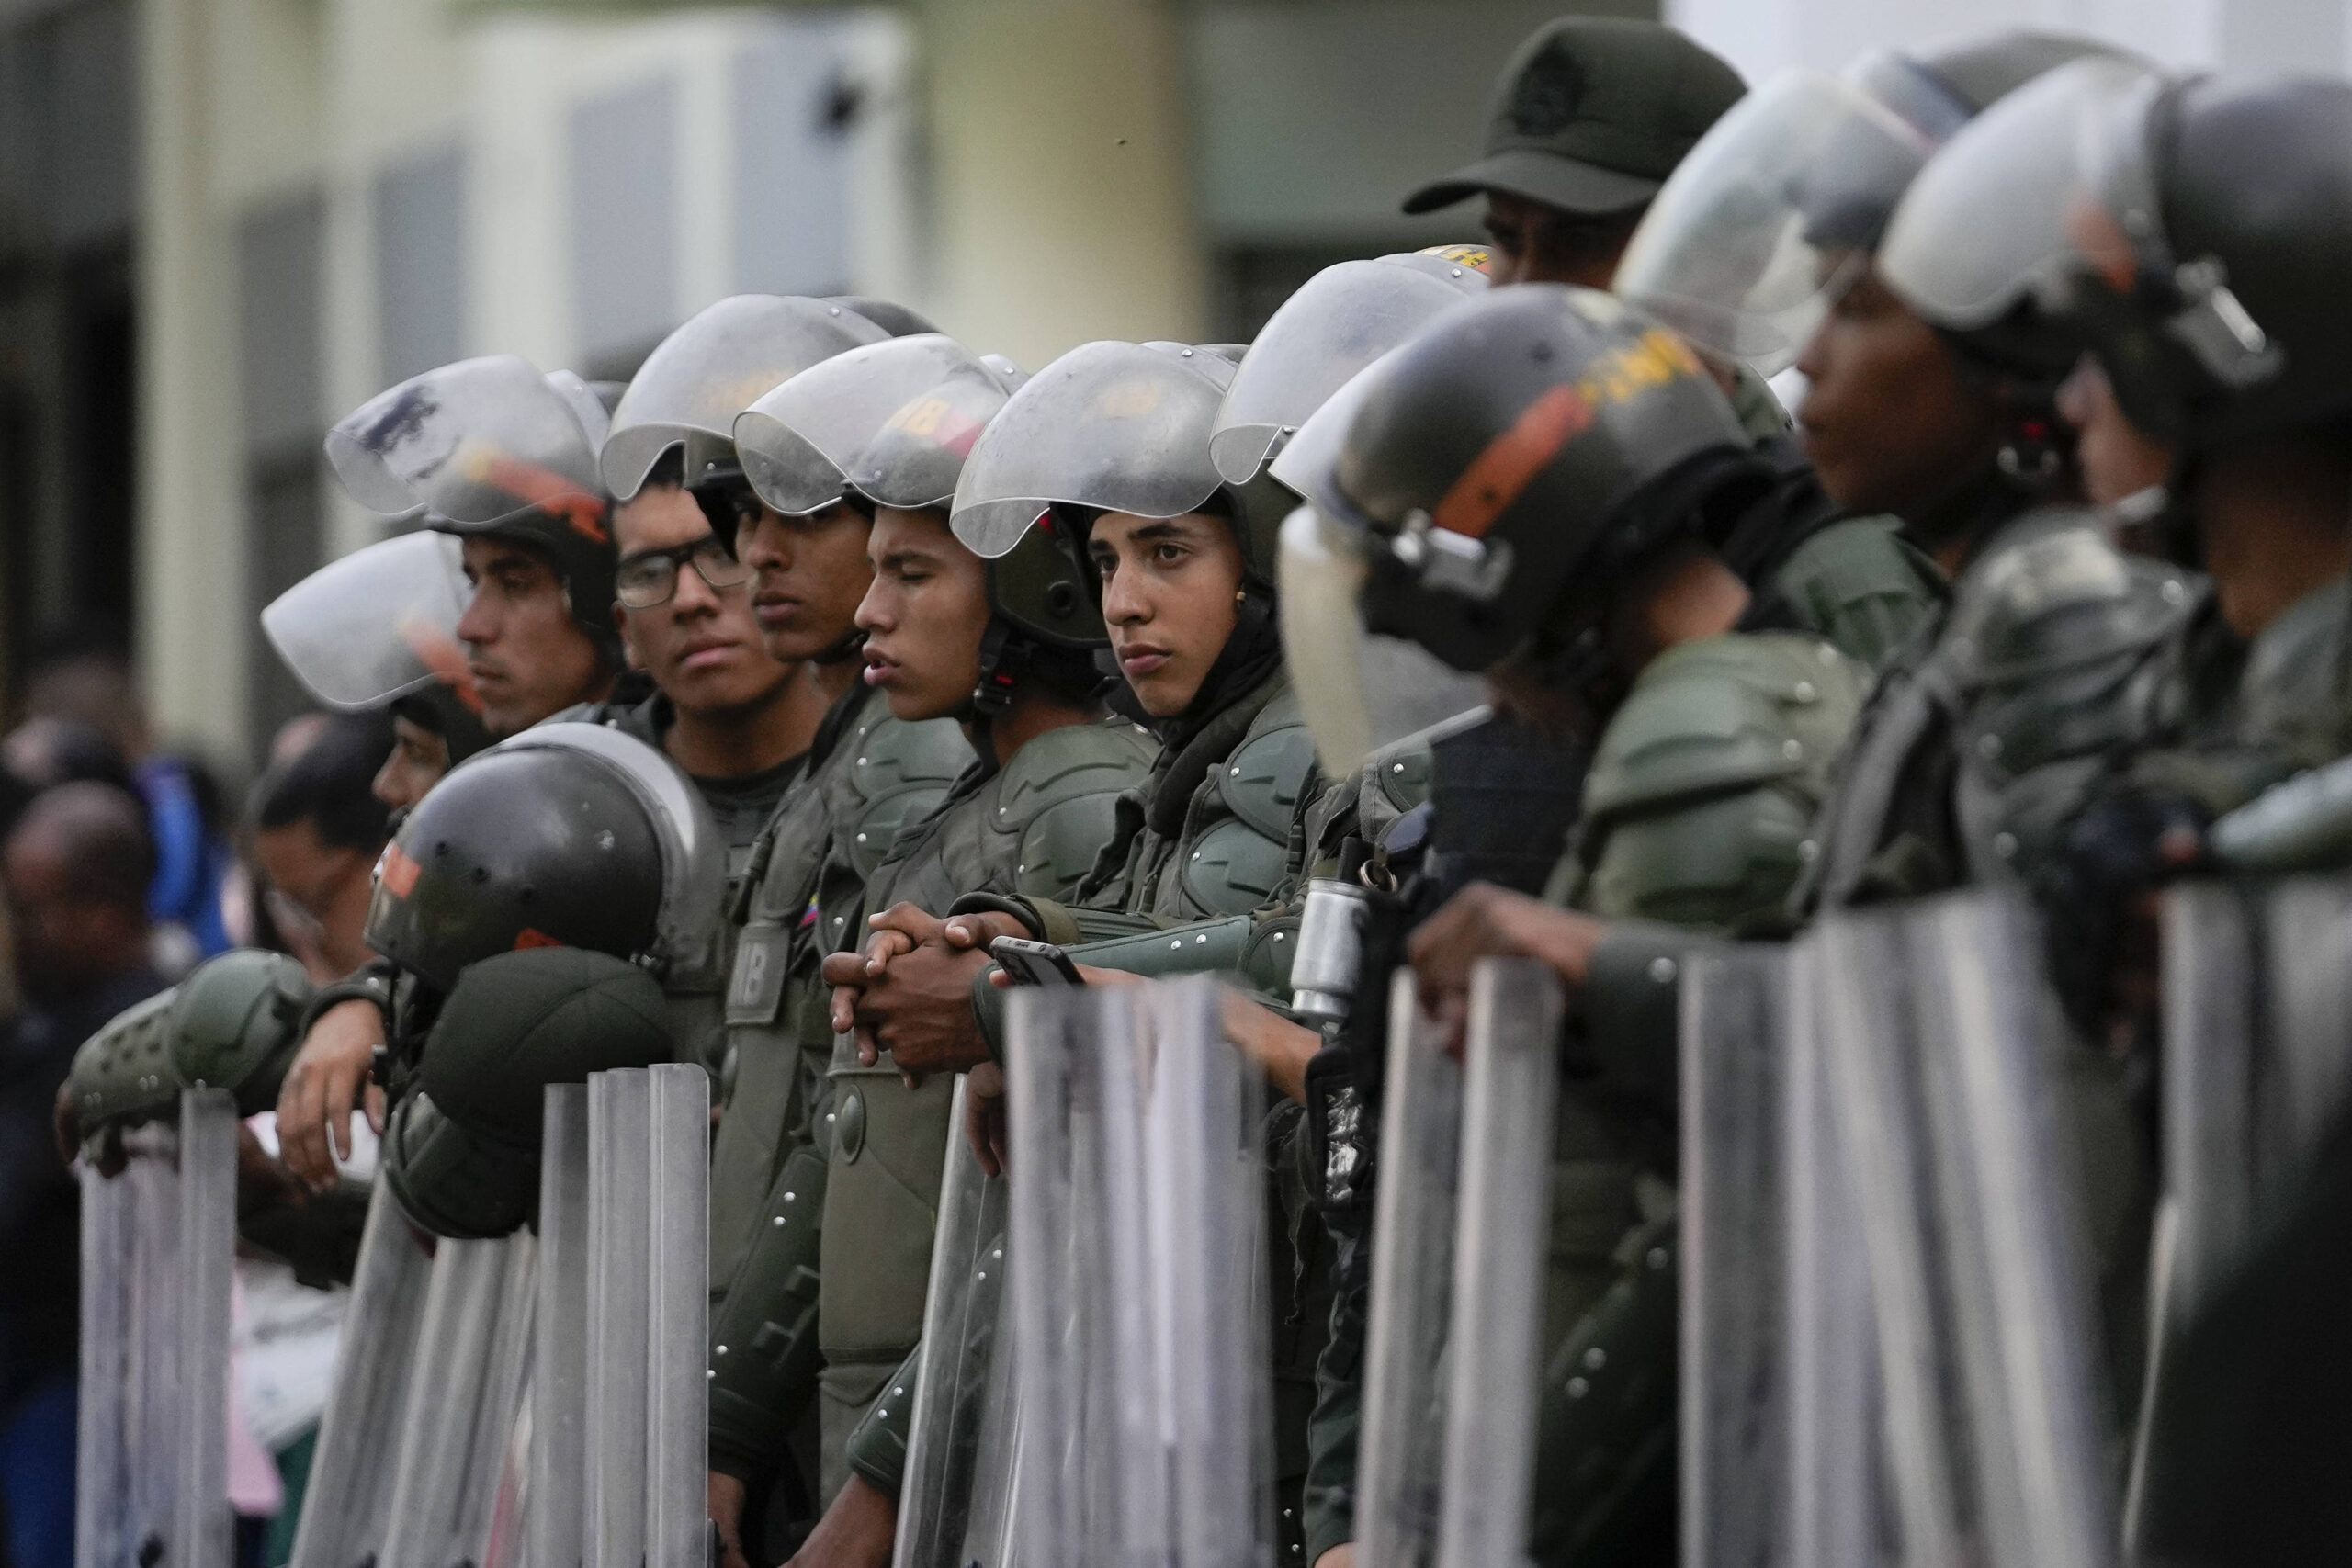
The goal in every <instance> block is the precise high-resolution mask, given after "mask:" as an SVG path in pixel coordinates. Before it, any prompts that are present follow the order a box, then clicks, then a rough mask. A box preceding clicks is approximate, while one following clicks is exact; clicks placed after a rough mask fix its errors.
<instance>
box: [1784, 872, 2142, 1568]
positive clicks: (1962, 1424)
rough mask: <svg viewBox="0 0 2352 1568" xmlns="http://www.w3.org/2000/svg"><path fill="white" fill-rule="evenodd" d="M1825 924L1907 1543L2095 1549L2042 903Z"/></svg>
mask: <svg viewBox="0 0 2352 1568" xmlns="http://www.w3.org/2000/svg"><path fill="white" fill-rule="evenodd" d="M1821 941H1822V953H1823V964H1824V968H1823V978H1824V980H1825V982H1826V996H1825V1001H1826V1013H1827V1014H1828V1015H1829V1028H1828V1035H1829V1040H1830V1049H1831V1060H1832V1064H1833V1077H1834V1078H1835V1079H1836V1080H1837V1081H1838V1110H1839V1129H1840V1132H1841V1133H1842V1134H1844V1135H1845V1137H1846V1139H1847V1145H1848V1148H1849V1153H1850V1154H1851V1155H1852V1156H1853V1157H1854V1159H1855V1161H1856V1188H1857V1191H1858V1192H1859V1194H1860V1199H1861V1211H1862V1216H1863V1229H1864V1232H1865V1235H1866V1239H1867V1241H1868V1244H1869V1247H1870V1269H1871V1280H1872V1285H1873V1290H1874V1293H1875V1299H1876V1306H1877V1322H1878V1331H1879V1337H1880V1345H1881V1351H1882V1356H1881V1366H1882V1371H1883V1378H1884V1381H1885V1387H1886V1392H1887V1403H1886V1406H1885V1411H1886V1418H1887V1426H1888V1441H1889V1449H1890V1453H1891V1456H1892V1461H1893V1464H1894V1472H1895V1476H1896V1495H1897V1498H1898V1502H1899V1510H1900V1517H1901V1520H1902V1525H1903V1529H1904V1531H1905V1556H1906V1558H1907V1559H1908V1560H1910V1561H1912V1562H1929V1563H1957V1562H1985V1563H1988V1564H1991V1565H1993V1568H2024V1565H2026V1564H2035V1565H2058V1568H2097V1565H2098V1564H2101V1563H2105V1562H2109V1561H2111V1560H2112V1559H2113V1556H2114V1543H2113V1540H2112V1539H2111V1538H2112V1526H2111V1524H2110V1521H2111V1520H2112V1518H2113V1517H2114V1516H2113V1514H2112V1513H2111V1512H2110V1511H2109V1507H2108V1506H2107V1499H2106V1495H2105V1487H2104V1484H2103V1483H2104V1474H2103V1472H2102V1470H2101V1467H2100V1464H2099V1458H2098V1450H2099V1445H2098V1432H2097V1426H2098V1423H2097V1419H2096V1416H2095V1414H2094V1412H2095V1410H2096V1405H2095V1404H2094V1399H2093V1394H2092V1390H2091V1385H2092V1381H2093V1375H2094V1374H2093V1366H2094V1357H2093V1355H2092V1354H2091V1349H2090V1347H2091V1345H2092V1343H2093V1341H2092V1337H2091V1334H2090V1332H2089V1329H2088V1327H2087V1325H2088V1322H2089V1314H2088V1311H2087V1309H2086V1294H2085V1292H2084V1289H2083V1283H2082V1280H2081V1278H2080V1273H2081V1269H2080V1266H2079V1259H2080V1257H2081V1249H2080V1247H2079V1242H2078V1234H2079V1232H2078V1226H2077V1224H2075V1203H2076V1202H2077V1201H2078V1194H2077V1193H2076V1191H2075V1176H2076V1173H2075V1169H2074V1168H2073V1166H2072V1163H2071V1160H2070V1158H2069V1156H2068V1153H2067V1151H2066V1150H2065V1149H2064V1146H2063V1136H2062V1131H2061V1128H2060V1126H2059V1120H2060V1117H2061V1115H2062V1113H2063V1108H2064V1105H2065V1104H2066V1102H2067V1089H2066V1086H2065V1084H2064V1082H2063V1081H2062V1079H2061V1078H2060V1076H2059V1074H2058V1073H2057V1071H2056V1070H2055V1069H2056V1063H2055V1060H2054V1057H2055V1055H2056V1053H2057V1052H2058V1051H2060V1050H2062V1049H2064V1048H2066V1043H2065V1042H2064V1041H2063V1039H2062V1037H2061V1033H2060V1031H2061V1030H2062V1029H2063V1026H2062V1025H2059V1024H2058V1023H2057V1022H2056V1016H2057V1015H2056V1012H2055V1009H2054V1005H2053V1004H2052V1001H2051V998H2049V997H2048V995H2047V990H2046V987H2045V986H2044V984H2043V982H2042V978H2041V967H2040V962H2039V953H2040V947H2039V942H2038V941H2037V940H2036V934H2035V931H2034V928H2033V925H2032V917H2031V915H2030V912H2029V911H2028V910H2027V909H2025V908H2023V907H2022V905H2021V904H2020V903H2019V902H2018V900H2017V899H2016V898H2014V897H2010V896H2007V895H2002V894H1968V895H1954V896H1951V897H1943V898H1938V899H1932V900H1926V901H1922V902H1920V903H1918V904H1917V905H1913V906H1906V907H1902V908H1894V909H1892V910H1889V911H1886V912H1883V913H1873V914H1870V915H1844V916H1838V917H1835V918H1833V919H1829V920H1826V921H1825V922H1824V925H1823V927H1822V931H1821ZM1890 982H1893V984H1890Z"/></svg>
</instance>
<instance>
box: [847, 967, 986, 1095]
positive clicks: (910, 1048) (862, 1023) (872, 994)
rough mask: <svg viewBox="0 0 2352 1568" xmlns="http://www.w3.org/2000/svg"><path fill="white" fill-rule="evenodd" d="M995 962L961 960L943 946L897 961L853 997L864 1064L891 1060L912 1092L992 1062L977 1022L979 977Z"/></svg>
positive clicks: (869, 1064) (854, 1015) (859, 1048)
mask: <svg viewBox="0 0 2352 1568" xmlns="http://www.w3.org/2000/svg"><path fill="white" fill-rule="evenodd" d="M989 962H990V961H989V955H988V954H987V953H978V952H974V951H970V950H966V951H963V952H957V951H956V950H955V949H953V948H950V947H949V946H948V945H947V944H946V943H945V942H924V943H923V944H922V946H920V947H918V948H916V949H914V951H912V952H911V953H901V954H899V955H898V956H897V957H894V958H893V959H892V960H891V961H890V964H889V966H888V969H887V970H886V971H885V972H884V973H883V974H881V975H879V976H873V977H871V978H869V979H868V980H867V982H866V984H865V987H864V988H863V989H862V990H858V991H855V992H854V993H851V994H852V995H854V997H855V998H856V1001H855V1004H854V1013H853V1018H854V1022H855V1024H856V1027H857V1031H858V1059H859V1060H860V1061H861V1062H864V1063H865V1064H866V1065H867V1066H872V1065H873V1064H874V1063H875V1062H876V1060H878V1059H879V1053H880V1052H882V1051H888V1052H889V1053H890V1059H891V1061H892V1062H893V1063H894V1064H895V1065H896V1066H898V1068H899V1071H900V1072H901V1073H903V1074H905V1075H906V1078H907V1082H908V1085H909V1086H910V1087H912V1086H913V1085H916V1084H919V1083H921V1082H922V1080H923V1079H924V1078H925V1077H929V1076H930V1075H931V1074H933V1073H958V1072H962V1071H964V1070H966V1069H967V1068H969V1067H972V1066H977V1065H978V1064H979V1063H982V1062H985V1061H987V1060H988V1059H989V1048H988V1042H987V1041H986V1040H984V1039H983V1038H981V1035H980V1023H979V1020H978V1019H977V1018H975V1017H974V1016H973V1014H972V976H975V975H977V974H978V973H979V972H980V971H981V970H982V969H984V968H986V967H987V966H988V964H989Z"/></svg>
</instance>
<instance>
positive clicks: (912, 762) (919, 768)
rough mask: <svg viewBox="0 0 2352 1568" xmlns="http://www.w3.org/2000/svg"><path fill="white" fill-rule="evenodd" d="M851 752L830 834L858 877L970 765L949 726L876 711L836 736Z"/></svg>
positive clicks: (871, 869) (959, 734)
mask: <svg viewBox="0 0 2352 1568" xmlns="http://www.w3.org/2000/svg"><path fill="white" fill-rule="evenodd" d="M841 743H842V746H844V747H846V748H849V749H850V757H849V765H848V766H847V767H845V768H843V769H842V770H841V772H840V773H839V775H838V784H837V785H836V788H837V790H838V791H839V793H838V794H837V795H835V797H834V801H835V804H834V809H833V812H832V821H833V824H834V829H833V830H834V833H835V835H836V837H837V839H838V840H839V842H840V843H841V845H842V849H843V850H844V851H846V852H848V855H849V858H850V862H851V863H852V864H853V865H854V866H855V867H856V868H857V871H858V874H860V875H861V876H868V877H870V876H872V875H873V874H874V873H875V870H876V867H878V866H880V865H881V863H882V862H883V860H884V859H885V858H886V856H887V855H888V851H889V848H890V841H891V840H893V839H895V838H897V837H898V835H899V829H901V828H904V827H906V826H907V825H908V824H910V823H911V822H914V821H916V820H918V819H920V818H922V817H924V816H926V815H928V814H929V813H930V811H931V810H932V808H933V807H935V806H937V805H938V804H939V802H940V798H941V797H942V796H943V795H945V794H946V793H947V790H948V786H949V785H951V784H954V783H955V782H956V775H957V774H959V773H962V772H963V771H964V770H965V769H966V768H967V767H968V766H970V765H971V761H972V749H971V747H970V746H968V745H967V744H966V743H965V740H964V731H963V728H961V727H960V726H958V725H957V724H956V721H955V720H953V719H947V718H929V719H924V720H922V721H921V722H920V723H916V724H905V723H901V722H900V721H899V720H898V719H895V718H892V717H891V716H889V712H888V709H878V710H876V713H875V715H874V716H871V717H868V718H865V719H863V720H861V721H860V722H859V724H858V726H857V728H855V729H854V730H852V731H851V732H850V733H849V734H847V735H844V736H843V737H842V741H841Z"/></svg>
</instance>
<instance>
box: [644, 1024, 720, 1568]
mask: <svg viewBox="0 0 2352 1568" xmlns="http://www.w3.org/2000/svg"><path fill="white" fill-rule="evenodd" d="M646 1084H647V1089H648V1098H649V1100H650V1104H649V1106H648V1111H647V1127H646V1167H647V1170H648V1173H649V1175H650V1181H649V1182H648V1183H647V1186H646V1197H647V1218H648V1222H649V1223H648V1235H647V1242H648V1246H647V1249H646V1252H645V1254H644V1261H645V1264H646V1265H647V1267H646V1269H645V1275H644V1280H643V1289H644V1291H645V1292H646V1314H645V1325H646V1340H645V1359H646V1371H645V1388H646V1428H645V1562H646V1565H647V1568H703V1565H704V1563H705V1562H706V1561H707V1555H708V1554H707V1551H706V1549H705V1544H704V1541H705V1537H706V1535H707V1529H706V1527H705V1520H706V1519H707V1517H708V1511H707V1505H706V1500H705V1499H706V1477H707V1475H708V1474H709V1469H710V1461H709V1449H708V1444H709V1431H710V1394H709V1389H708V1387H707V1382H708V1371H707V1369H708V1359H707V1358H708V1356H709V1346H710V1297H709V1293H708V1284H707V1279H708V1275H709V1273H710V1075H709V1074H707V1073H706V1072H705V1071H704V1070H703V1069H702V1067H701V1066H699V1065H698V1064H696V1063H693V1062H662V1063H657V1064H656V1065H654V1066H650V1067H649V1068H647V1069H646Z"/></svg>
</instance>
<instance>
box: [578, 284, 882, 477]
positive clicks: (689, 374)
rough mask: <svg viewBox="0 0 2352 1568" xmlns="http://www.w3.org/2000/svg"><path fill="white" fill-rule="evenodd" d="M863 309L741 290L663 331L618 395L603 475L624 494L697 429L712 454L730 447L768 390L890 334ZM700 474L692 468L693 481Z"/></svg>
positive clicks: (699, 448)
mask: <svg viewBox="0 0 2352 1568" xmlns="http://www.w3.org/2000/svg"><path fill="white" fill-rule="evenodd" d="M888 335H889V334H888V333H885V332H884V331H883V330H882V329H881V328H880V327H877V326H876V325H875V324H874V323H873V322H872V321H867V320H866V319H865V317H864V316H861V315H859V314H858V313H857V312H856V311H854V310H849V309H847V308H846V307H844V306H842V305H838V304H834V303H831V302H829V301H826V300H823V299H802V298H799V297H797V296H790V297H787V296H782V295H775V294H738V295H736V296H734V297H733V298H731V299H721V300H720V301H719V302H718V304H716V305H713V306H711V307H710V308H709V309H708V310H704V311H702V312H701V313H700V314H699V315H696V316H695V317H694V318H693V319H692V320H690V321H687V322H686V323H685V324H684V326H682V327H680V328H679V329H678V330H677V331H676V332H673V333H671V334H670V335H669V336H668V337H666V338H663V339H662V344H661V346H660V347H658V348H656V349H655V350H654V351H653V352H652V354H651V355H648V356H647V358H646V361H645V364H644V367H642V368H641V369H639V371H638V373H637V375H636V378H634V379H632V380H631V381H630V382H629V384H628V391H627V392H625V393H623V394H622V395H621V400H620V406H619V407H618V408H616V409H615V410H614V411H613V422H612V431H611V434H608V435H606V436H605V441H604V450H603V452H602V454H601V455H600V457H599V464H600V466H601V468H602V470H603V473H604V478H605V487H606V488H607V489H609V490H610V491H612V492H613V496H614V498H615V499H616V500H618V501H627V500H628V499H629V498H630V497H631V496H633V495H635V494H636V493H637V492H638V491H639V490H640V489H642V488H644V485H645V476H646V475H648V474H650V473H651V472H652V471H653V465H654V464H656V463H658V462H660V461H661V460H662V454H663V453H664V452H667V451H668V450H670V448H672V447H673V446H684V444H686V443H687V442H688V441H689V440H690V439H692V438H694V437H695V436H703V437H707V438H710V439H711V441H712V443H714V444H713V445H709V446H706V445H704V444H702V443H697V444H696V448H697V452H698V453H699V454H701V455H702V456H703V457H704V459H705V460H706V461H708V460H711V458H712V457H714V456H716V455H717V454H720V453H724V452H725V451H726V449H727V448H726V446H725V445H724V444H725V443H726V442H728V441H729V440H730V439H731V438H732V436H733V434H734V430H735V416H736V415H737V414H739V413H741V412H743V411H744V410H745V409H747V408H749V407H751V406H752V402H753V401H754V400H757V399H758V398H759V397H760V396H761V395H762V394H763V393H765V392H768V391H770V390H772V389H775V387H777V386H778V385H780V384H781V383H783V382H785V381H788V380H790V379H791V378H793V377H795V376H797V375H798V374H800V372H802V371H803V370H806V369H808V368H809V367H810V366H811V365H815V364H817V363H819V362H820V361H821V360H826V359H831V357H832V356H833V355H836V354H841V353H843V352H845V351H847V350H849V349H853V348H856V347H858V346H860V345H861V344H869V343H880V342H882V341H884V340H885V339H887V338H888ZM686 479H687V482H688V483H689V484H691V483H693V482H694V480H695V473H693V472H689V473H688V474H687V476H686Z"/></svg>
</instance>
